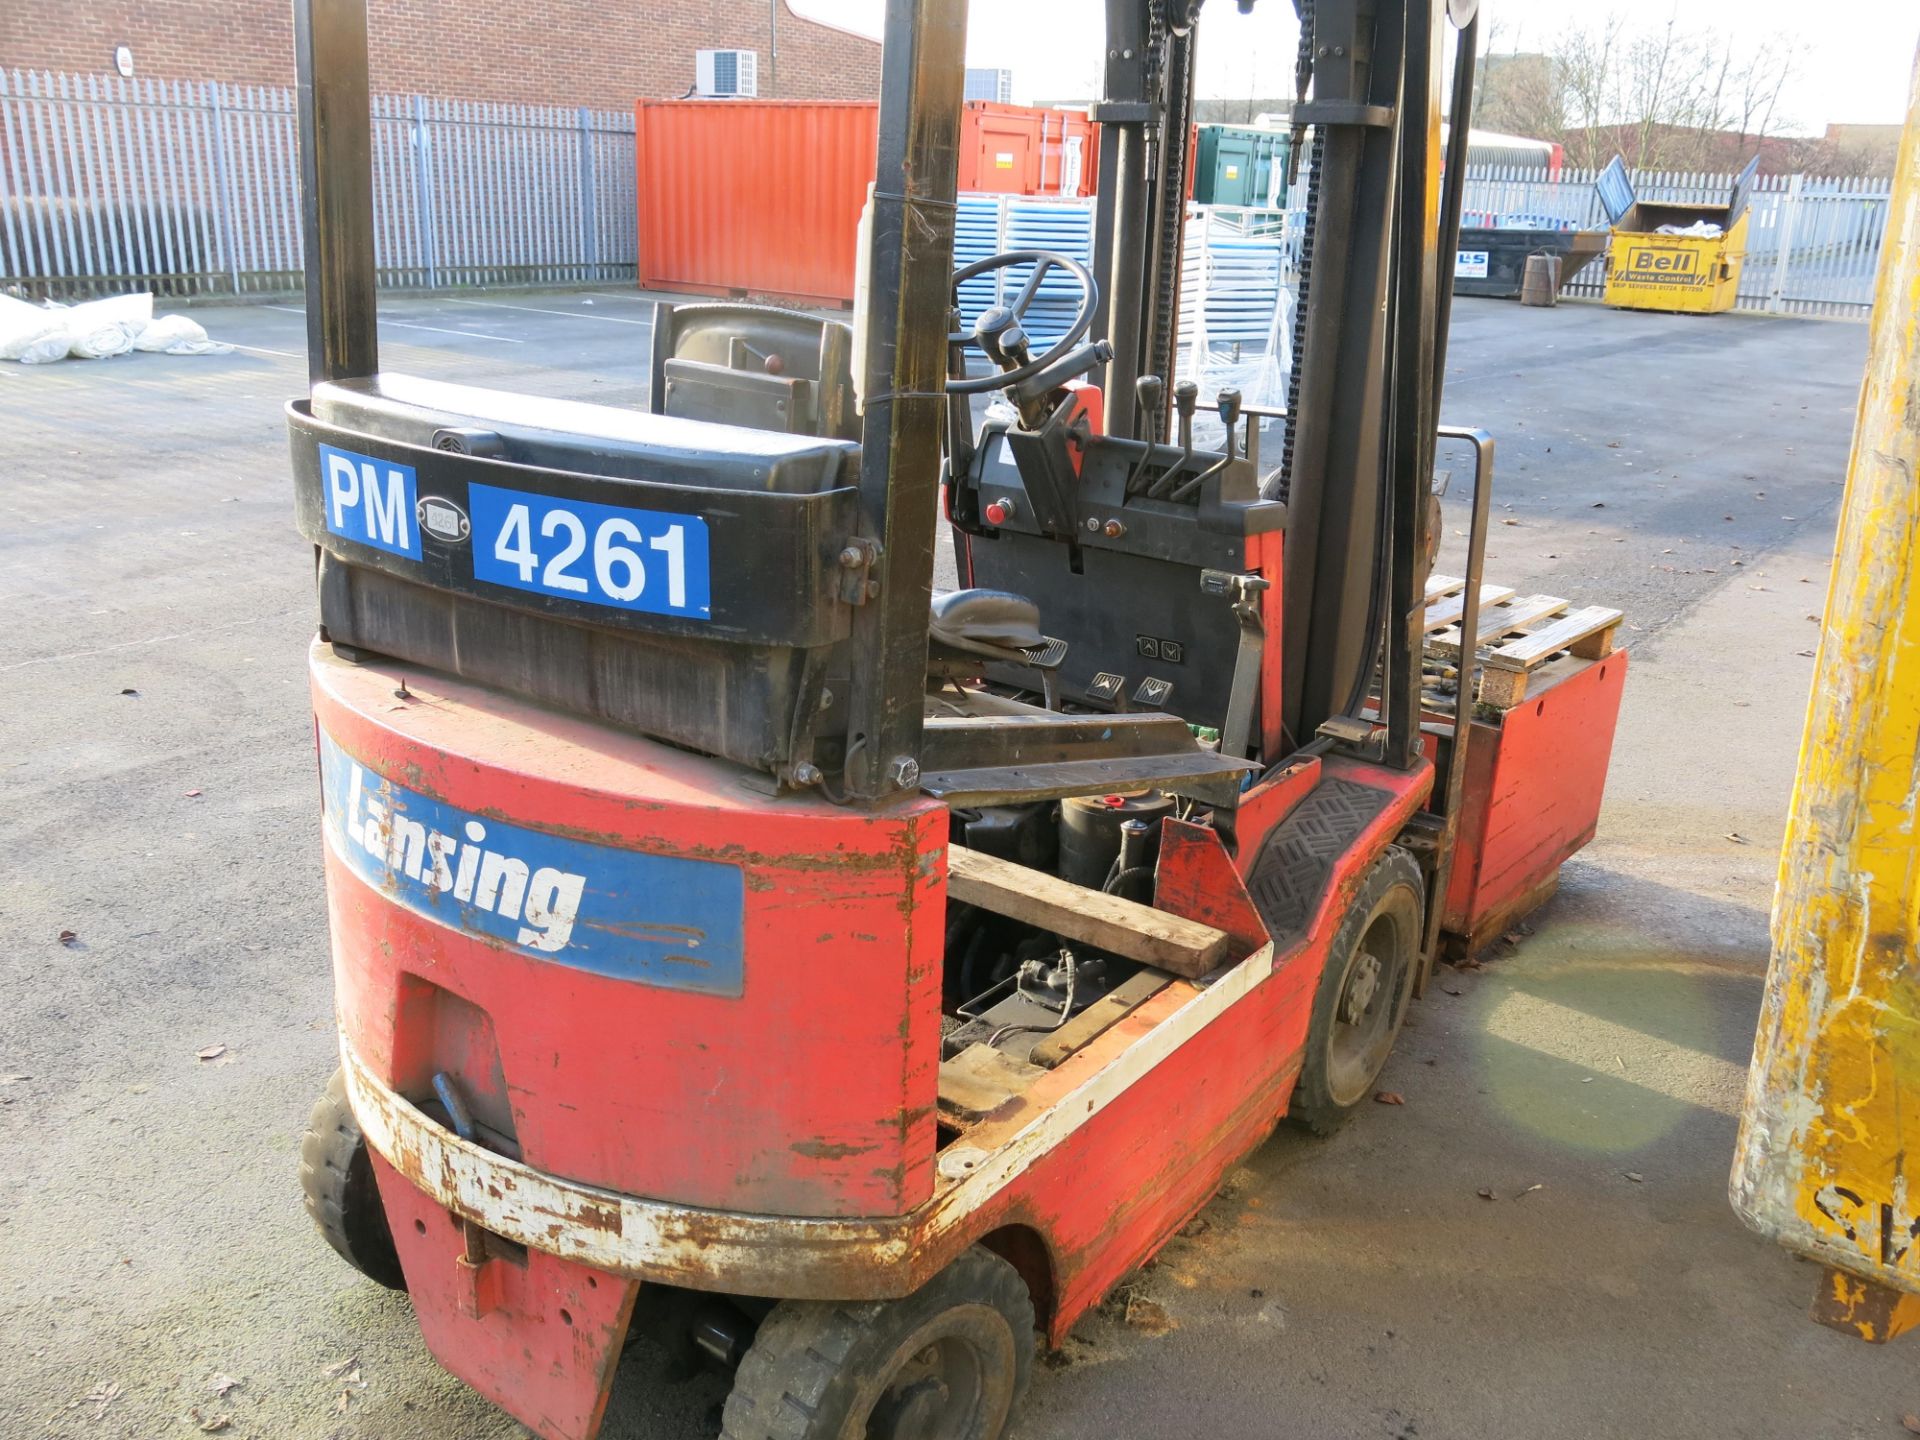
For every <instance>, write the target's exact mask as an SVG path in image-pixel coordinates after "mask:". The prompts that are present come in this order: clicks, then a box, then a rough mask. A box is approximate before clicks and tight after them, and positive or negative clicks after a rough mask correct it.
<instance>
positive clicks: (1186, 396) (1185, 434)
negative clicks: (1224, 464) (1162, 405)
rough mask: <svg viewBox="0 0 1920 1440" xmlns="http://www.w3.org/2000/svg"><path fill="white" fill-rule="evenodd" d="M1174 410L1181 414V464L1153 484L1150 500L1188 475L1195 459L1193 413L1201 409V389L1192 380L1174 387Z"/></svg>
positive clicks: (1155, 498) (1158, 496) (1161, 494)
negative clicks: (1188, 465)
mask: <svg viewBox="0 0 1920 1440" xmlns="http://www.w3.org/2000/svg"><path fill="white" fill-rule="evenodd" d="M1173 408H1174V409H1175V410H1178V411H1179V412H1180V463H1179V464H1177V465H1175V466H1174V467H1173V468H1172V469H1171V470H1169V471H1167V473H1166V474H1164V475H1162V476H1161V477H1160V478H1159V479H1158V480H1156V481H1154V482H1153V486H1152V488H1151V489H1149V490H1148V491H1147V498H1148V499H1150V500H1158V499H1160V498H1162V496H1163V495H1164V494H1165V492H1166V490H1167V487H1168V486H1170V485H1172V484H1173V482H1174V481H1175V480H1177V479H1179V478H1180V476H1182V475H1184V474H1185V473H1186V469H1187V464H1188V462H1189V461H1191V460H1192V459H1193V412H1194V411H1196V410H1198V409H1199V408H1200V387H1199V386H1198V385H1196V384H1194V383H1193V381H1191V380H1182V381H1181V382H1180V383H1179V384H1178V385H1176V386H1174V387H1173Z"/></svg>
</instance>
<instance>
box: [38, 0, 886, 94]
mask: <svg viewBox="0 0 1920 1440" xmlns="http://www.w3.org/2000/svg"><path fill="white" fill-rule="evenodd" d="M368 27H369V32H370V51H371V55H370V59H371V62H372V70H373V88H374V90H375V92H376V93H388V94H409V95H434V96H446V97H449V98H454V99H461V100H496V101H505V102H510V103H518V104H529V105H535V104H537V105H589V106H593V107H596V108H599V109H607V110H626V109H628V108H629V107H630V106H631V105H632V104H633V102H634V100H635V99H637V98H660V97H666V96H678V95H684V94H686V93H687V92H688V91H689V90H690V89H692V87H693V85H694V80H695V59H694V56H695V52H696V51H698V50H710V49H737V50H752V51H754V52H755V53H756V54H757V56H758V63H757V71H758V93H759V95H760V97H761V98H763V99H780V100H860V99H870V98H872V97H873V96H875V95H877V94H878V93H879V90H880V46H879V44H878V43H877V42H876V41H873V40H870V39H868V38H866V37H865V36H862V35H857V34H854V33H853V32H851V31H847V30H840V29H836V28H834V27H833V26H830V25H823V24H820V23H819V22H817V21H813V20H808V19H806V18H804V17H802V16H800V15H797V14H795V13H794V11H793V10H792V8H791V7H790V6H789V5H788V4H787V3H786V0H638V3H622V4H614V3H611V0H573V3H570V4H569V3H560V4H538V3H533V0H490V3H487V0H481V3H475V0H368ZM121 46H125V47H127V48H128V49H129V50H130V51H131V52H132V59H133V65H134V68H135V71H136V73H138V74H141V75H151V76H155V77H158V78H163V79H174V80H222V81H229V82H232V83H235V84H242V85H291V84H292V83H293V20H292V15H291V6H290V5H289V4H288V0H157V3H156V0H89V3H87V4H84V5H75V4H73V3H71V0H0V68H11V67H21V68H28V69H36V70H58V71H66V72H69V73H78V74H111V73H112V72H113V70H114V65H115V52H116V50H117V49H118V48H119V47H121Z"/></svg>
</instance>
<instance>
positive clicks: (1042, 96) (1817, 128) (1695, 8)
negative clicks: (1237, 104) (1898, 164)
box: [791, 0, 1920, 135]
mask: <svg viewBox="0 0 1920 1440" xmlns="http://www.w3.org/2000/svg"><path fill="white" fill-rule="evenodd" d="M791 3H792V5H793V8H794V9H795V10H797V11H799V12H800V13H802V14H806V15H812V16H815V17H817V18H819V19H821V20H827V21H831V22H833V23H835V24H839V25H845V26H848V27H849V28H851V29H856V30H863V31H865V32H867V33H868V34H873V35H877V34H879V32H880V17H881V13H882V11H883V9H884V0H791ZM1483 5H1484V9H1483V14H1484V15H1485V17H1486V18H1485V25H1486V26H1487V27H1493V28H1494V29H1496V30H1497V32H1498V35H1499V48H1500V49H1501V50H1502V51H1506V50H1510V49H1514V48H1516V47H1517V48H1520V49H1537V48H1541V47H1542V46H1544V45H1546V44H1547V43H1548V42H1549V41H1550V40H1551V39H1552V37H1553V36H1555V35H1556V34H1558V33H1559V32H1560V31H1561V30H1562V29H1563V28H1564V27H1565V25H1566V23H1567V17H1568V16H1569V15H1570V14H1577V15H1580V16H1583V17H1585V18H1587V19H1588V20H1589V21H1593V20H1597V19H1598V18H1599V17H1601V16H1602V15H1606V14H1616V15H1619V16H1621V17H1623V18H1624V19H1626V20H1627V21H1628V23H1629V25H1631V26H1634V27H1638V28H1653V27H1656V26H1662V25H1664V24H1665V23H1666V22H1667V19H1668V18H1669V16H1675V15H1677V16H1678V18H1679V21H1680V24H1681V26H1682V27H1684V28H1690V29H1695V30H1700V31H1707V32H1713V33H1720V34H1736V33H1737V34H1741V35H1744V36H1751V37H1753V38H1754V39H1756V40H1757V39H1760V38H1763V37H1765V38H1771V37H1778V38H1779V39H1782V40H1784V41H1786V42H1788V43H1790V44H1791V45H1792V46H1793V47H1794V48H1795V49H1796V50H1797V51H1798V53H1799V57H1800V58H1799V63H1798V64H1797V66H1796V69H1795V73H1794V75H1793V77H1792V78H1791V80H1790V81H1789V84H1788V88H1787V91H1786V93H1785V95H1784V96H1783V97H1782V103H1781V114H1782V115H1783V116H1785V117H1787V118H1788V119H1789V120H1790V121H1791V122H1792V123H1791V126H1790V129H1791V132H1792V133H1795V134H1803V135H1817V134H1819V133H1820V132H1821V131H1822V130H1824V129H1825V128H1826V126H1827V125H1828V124H1829V123H1833V122H1845V123H1853V124H1887V125H1891V124H1898V123H1899V122H1900V121H1901V120H1902V119H1904V118H1905V112H1906V103H1907V88H1908V84H1909V80H1910V77H1911V75H1912V69H1913V63H1914V52H1915V46H1916V44H1917V43H1920V4H1916V3H1915V0H1823V3H1821V4H1819V5H1808V4H1806V3H1805V0H1612V3H1610V4H1609V3H1608V0H1588V3H1586V4H1584V5H1573V6H1570V5H1569V4H1568V3H1567V0H1483ZM1103 14H1104V6H1103V4H1102V3H1101V0H972V4H971V20H970V23H969V29H968V40H967V63H968V64H969V65H981V66H1003V67H1005V68H1007V69H1010V70H1012V71H1013V86H1014V99H1015V100H1017V101H1023V102H1024V101H1032V100H1058V99H1068V98H1084V97H1088V96H1091V95H1093V94H1094V93H1095V91H1096V90H1097V89H1098V86H1099V81H1100V67H1099V60H1100V54H1099V43H1100V32H1101V26H1102V18H1101V17H1102V15H1103ZM1295 35H1296V28H1295V23H1294V17H1293V6H1292V4H1291V3H1289V0H1258V3H1256V4H1255V6H1254V11H1253V14H1252V15H1250V16H1242V15H1241V14H1239V12H1238V11H1237V10H1236V8H1235V7H1234V5H1233V4H1232V3H1230V0H1212V3H1210V4H1209V5H1208V6H1207V9H1206V11H1205V12H1204V15H1203V18H1202V23H1201V26H1200V37H1201V38H1200V49H1199V59H1200V93H1201V94H1202V95H1203V96H1221V97H1234V98H1238V97H1242V96H1247V95H1288V94H1291V93H1292V90H1293V52H1294V44H1295Z"/></svg>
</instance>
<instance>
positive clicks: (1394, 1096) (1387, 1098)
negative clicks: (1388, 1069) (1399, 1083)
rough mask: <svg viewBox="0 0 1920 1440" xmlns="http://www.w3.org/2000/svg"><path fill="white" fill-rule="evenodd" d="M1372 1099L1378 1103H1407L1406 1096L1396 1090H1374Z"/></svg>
mask: <svg viewBox="0 0 1920 1440" xmlns="http://www.w3.org/2000/svg"><path fill="white" fill-rule="evenodd" d="M1373 1099H1374V1103H1375V1104H1378V1105H1404V1104H1406V1103H1407V1097H1406V1096H1404V1095H1402V1094H1401V1093H1400V1092H1399V1091H1398V1090H1376V1091H1374V1092H1373Z"/></svg>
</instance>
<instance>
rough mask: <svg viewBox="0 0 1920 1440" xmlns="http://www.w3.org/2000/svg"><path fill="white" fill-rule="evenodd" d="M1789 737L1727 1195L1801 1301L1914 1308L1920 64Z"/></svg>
mask: <svg viewBox="0 0 1920 1440" xmlns="http://www.w3.org/2000/svg"><path fill="white" fill-rule="evenodd" d="M1815 668H1816V679H1815V682H1814V686H1813V699H1812V702H1811V704H1810V706H1809V708H1808V715H1807V729H1806V734H1805V737H1804V738H1803V740H1802V742H1801V751H1800V773H1799V776H1798V778H1797V780H1796V782H1795V785H1794V792H1793V808H1792V812H1791V814H1790V816H1789V818H1788V822H1787V840H1786V846H1785V849H1784V851H1783V852H1782V854H1781V857H1780V883H1779V889H1778V891H1777V893H1776V895H1775V898H1774V907H1773V963H1772V966H1771V968H1770V969H1769V970H1768V972H1767V989H1766V1001H1765V1006H1764V1008H1763V1010H1762V1012H1761V1016H1760V1029H1759V1034H1758V1036H1757V1038H1756V1040H1755V1042H1754V1054H1753V1069H1752V1071H1751V1073H1750V1075H1749V1077H1748V1081H1747V1097H1746V1106H1745V1109H1744V1110H1743V1112H1742V1115H1741V1121H1740V1139H1739V1148H1738V1151H1737V1154H1736V1155H1735V1159H1734V1165H1733V1178H1732V1182H1731V1185H1730V1187H1729V1189H1730V1194H1731V1197H1732V1200H1733V1206H1734V1209H1735V1210H1737V1211H1738V1212H1739V1214H1740V1216H1741V1218H1742V1219H1743V1220H1745V1221H1746V1222H1747V1224H1749V1225H1751V1226H1752V1227H1753V1228H1754V1229H1755V1230H1758V1231H1759V1232H1760V1233H1761V1234H1763V1235H1769V1236H1772V1237H1773V1238H1774V1239H1776V1240H1778V1241H1780V1242H1781V1243H1782V1244H1784V1245H1786V1246H1787V1247H1788V1248H1790V1249H1792V1250H1796V1251H1798V1252H1800V1253H1801V1254H1803V1255H1806V1256H1809V1257H1811V1258H1813V1259H1816V1260H1818V1261H1820V1262H1821V1263H1822V1264H1823V1265H1824V1266H1825V1267H1826V1270H1825V1272H1824V1274H1823V1275H1822V1277H1821V1280H1820V1283H1819V1287H1818V1293H1817V1294H1816V1296H1815V1300H1814V1307H1813V1313H1814V1318H1815V1319H1817V1320H1821V1321H1823V1322H1824V1323H1827V1324H1830V1325H1834V1326H1836V1327H1837V1328H1840V1329H1844V1330H1848V1331H1850V1332H1852V1333H1854V1334H1857V1335H1860V1336H1861V1337H1862V1338H1864V1339H1868V1340H1886V1339H1889V1338H1891V1337H1892V1336H1894V1335H1897V1334H1899V1333H1900V1332H1901V1331H1903V1330H1906V1329H1909V1328H1912V1327H1913V1326H1914V1325H1916V1324H1920V63H1916V67H1915V72H1914V88H1913V91H1912V94H1911V96H1910V100H1909V109H1908V115H1907V128H1906V135H1905V138H1904V140H1903V141H1902V143H1901V146H1900V156H1899V160H1898V168H1897V170H1896V173H1895V177H1894V188H1893V202H1892V208H1891V212H1890V214H1889V216H1888V223H1887V236H1886V241H1885V245H1884V249H1883V251H1882V255H1881V260H1880V275H1879V281H1878V289H1877V291H1876V298H1875V302H1874V310H1873V321H1872V332H1871V335H1870V338H1869V350H1868V359H1867V374H1866V384H1865V386H1864V388H1863V390H1862V393H1861V397H1860V414H1859V419H1858V421H1857V422H1856V424H1855V428H1854V437H1853V457H1852V460H1851V462H1850V464H1849V467H1848V473H1847V491H1846V499H1845V502H1844V504H1843V507H1842V512H1841V517H1840V533H1839V540H1838V544H1837V547H1836V549H1835V552H1834V567H1833V581H1832V586H1831V589H1830V590H1829V592H1828V595H1827V611H1826V623H1825V626H1824V629H1823V631H1822V634H1821V639H1820V658H1819V661H1818V663H1817V665H1816V667H1815Z"/></svg>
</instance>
